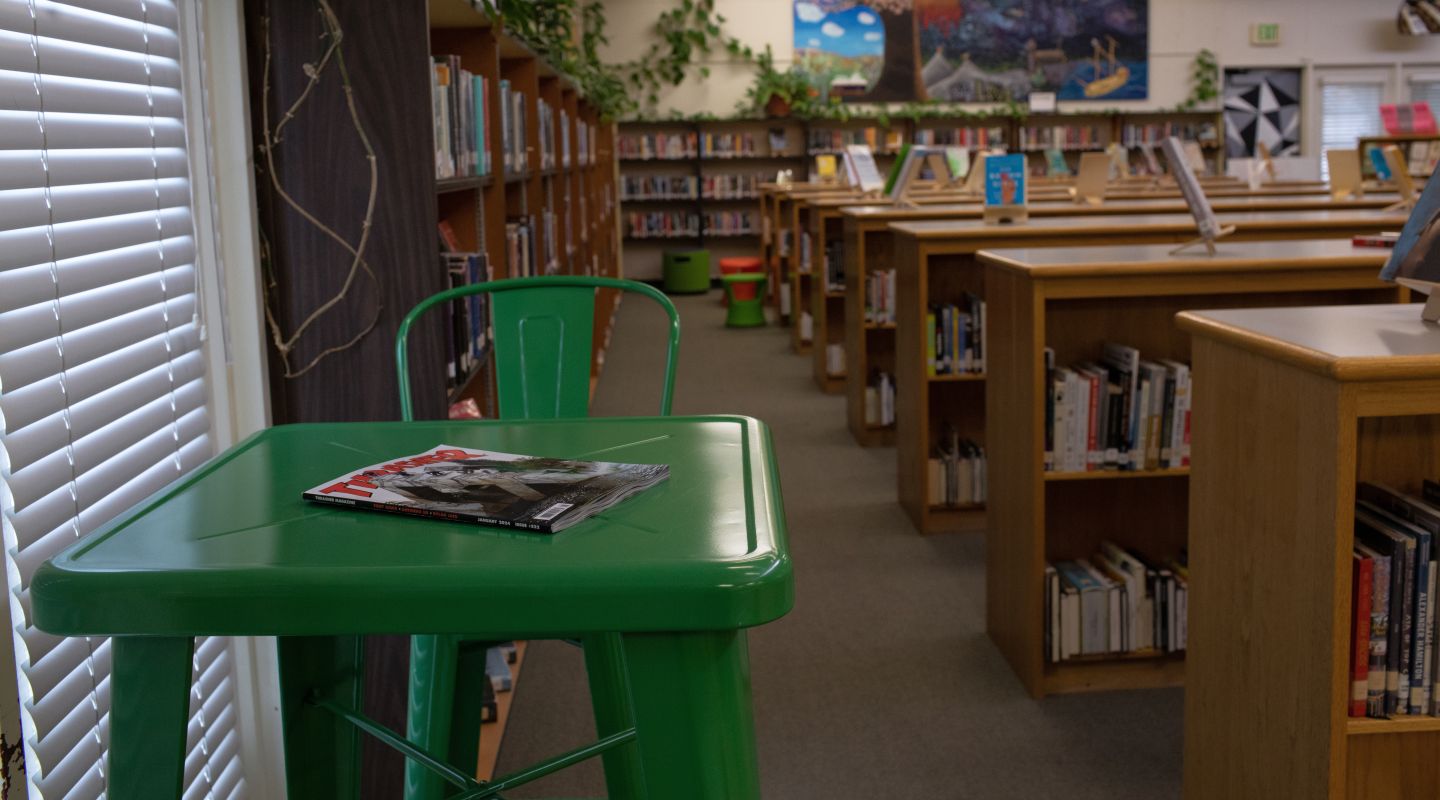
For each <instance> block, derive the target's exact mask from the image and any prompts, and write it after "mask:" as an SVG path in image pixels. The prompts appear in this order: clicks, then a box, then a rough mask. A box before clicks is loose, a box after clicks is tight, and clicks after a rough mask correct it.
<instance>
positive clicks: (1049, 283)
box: [922, 240, 1418, 796]
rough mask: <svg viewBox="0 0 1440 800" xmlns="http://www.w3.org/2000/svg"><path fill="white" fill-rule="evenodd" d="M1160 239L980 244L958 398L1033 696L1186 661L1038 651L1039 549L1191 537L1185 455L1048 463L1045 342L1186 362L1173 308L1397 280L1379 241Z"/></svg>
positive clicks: (995, 563)
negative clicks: (1124, 466) (982, 365)
mask: <svg viewBox="0 0 1440 800" xmlns="http://www.w3.org/2000/svg"><path fill="white" fill-rule="evenodd" d="M1171 249H1172V248H1171V247H1170V246H1169V245H1158V246H1157V245H1149V246H1132V247H1086V248H1055V249H1028V250H994V251H986V252H984V253H981V254H980V260H981V261H982V262H983V263H984V264H985V265H986V274H985V288H986V290H987V295H986V296H987V304H988V307H989V308H988V310H989V341H988V352H987V353H986V361H987V365H988V367H989V371H988V373H987V380H986V382H985V386H986V388H985V395H984V403H985V408H984V413H983V414H981V413H980V410H979V409H974V408H973V407H962V408H963V411H964V414H965V416H967V417H969V418H972V419H974V420H975V421H976V428H975V429H974V431H975V432H974V433H972V434H971V435H972V436H980V435H984V436H985V437H986V439H988V441H989V442H990V446H989V448H988V455H989V467H990V469H989V479H990V496H991V497H992V498H993V500H992V502H991V504H990V514H989V523H990V524H989V527H988V529H987V533H986V571H985V577H986V580H985V585H986V609H987V612H986V629H987V630H988V632H989V634H990V637H991V639H993V640H994V641H995V643H996V645H997V646H998V647H999V648H1000V650H1001V652H1003V653H1004V654H1005V658H1006V660H1008V661H1009V662H1010V665H1011V667H1012V668H1013V669H1014V670H1015V672H1016V674H1017V675H1018V676H1019V677H1020V680H1021V682H1022V683H1024V684H1025V688H1026V689H1027V690H1028V691H1029V692H1030V694H1031V695H1032V696H1034V697H1042V696H1044V695H1046V694H1051V693H1058V692H1073V691H1089V690H1095V689H1113V688H1139V687H1148V686H1168V685H1174V684H1177V683H1179V682H1180V681H1181V679H1182V676H1183V674H1184V671H1185V664H1184V660H1183V656H1182V655H1176V654H1171V655H1164V654H1159V653H1149V654H1126V655H1124V656H1117V657H1113V658H1101V659H1098V660H1096V659H1094V658H1089V659H1085V660H1078V659H1077V660H1071V661H1062V662H1059V663H1049V662H1048V659H1047V658H1046V654H1045V648H1044V631H1045V618H1044V614H1045V607H1044V572H1045V564H1046V562H1047V561H1049V562H1053V561H1057V560H1063V559H1075V558H1084V557H1089V556H1091V555H1093V554H1094V553H1095V552H1097V551H1098V550H1099V545H1100V542H1101V541H1102V540H1109V541H1113V542H1115V543H1116V544H1119V545H1120V546H1122V547H1126V548H1130V549H1133V550H1134V551H1136V552H1139V553H1142V554H1145V555H1147V556H1150V557H1151V558H1154V559H1157V560H1158V559H1163V558H1169V557H1174V556H1177V555H1178V554H1179V552H1180V550H1181V549H1182V548H1184V547H1185V543H1186V533H1185V531H1186V525H1185V497H1186V495H1185V491H1186V478H1185V475H1186V470H1184V469H1167V470H1158V471H1136V472H1121V471H1114V470H1096V471H1090V472H1068V473H1067V472H1047V471H1045V470H1044V464H1043V455H1044V452H1043V451H1044V449H1045V428H1046V418H1045V417H1046V391H1045V389H1046V387H1045V360H1044V350H1045V348H1046V347H1050V348H1052V349H1053V350H1054V352H1055V364H1056V365H1057V366H1060V367H1063V366H1068V365H1071V364H1074V363H1076V362H1079V361H1085V360H1093V361H1099V360H1100V358H1101V355H1102V351H1103V346H1104V343H1105V342H1115V343H1118V344H1124V345H1129V346H1131V347H1135V348H1138V349H1139V350H1140V354H1141V358H1144V359H1147V360H1151V361H1155V360H1159V359H1165V358H1171V359H1176V360H1178V361H1182V362H1183V361H1187V360H1188V359H1189V356H1190V347H1189V340H1188V337H1186V336H1185V335H1184V334H1182V333H1180V332H1179V331H1178V330H1177V329H1176V328H1175V327H1174V325H1173V324H1172V321H1171V320H1172V317H1173V316H1174V315H1175V313H1176V312H1177V311H1180V310H1181V309H1185V308H1197V307H1200V308H1210V307H1232V306H1255V305H1310V304H1319V303H1382V302H1393V301H1395V300H1397V299H1401V298H1402V297H1404V296H1405V294H1406V290H1404V289H1400V288H1398V287H1395V286H1393V285H1390V284H1385V283H1383V282H1381V281H1380V280H1379V279H1378V277H1377V275H1378V274H1379V271H1380V267H1381V266H1382V265H1383V264H1384V262H1385V258H1386V257H1387V255H1388V253H1389V251H1386V250H1377V249H1366V248H1355V247H1352V246H1351V245H1350V243H1349V242H1347V241H1344V240H1309V241H1283V242H1274V241H1271V242H1226V243H1222V244H1221V245H1220V246H1219V252H1217V253H1216V255H1215V257H1214V258H1210V257H1207V256H1205V255H1203V254H1201V255H1180V256H1172V255H1169V251H1170V250H1171ZM1417 313H1418V306H1417ZM1194 374H1196V375H1202V374H1203V375H1205V376H1208V375H1209V374H1210V373H1209V372H1208V371H1205V372H1204V373H1202V372H1201V370H1200V369H1196V370H1195V371H1194ZM1203 380H1204V377H1197V378H1196V382H1197V384H1198V383H1199V382H1200V381H1203ZM942 399H950V398H942ZM954 399H955V400H957V401H959V402H962V403H963V402H973V400H974V399H975V398H974V397H973V395H959V396H957V397H955V398H954ZM955 410H956V409H953V408H950V409H942V410H941V411H940V413H942V414H943V413H946V412H952V413H953V412H954V411H955ZM982 423H983V425H984V430H983V431H982V430H980V429H979V425H980V424H982ZM1201 426H1203V423H1196V427H1197V428H1198V427H1201ZM922 455H923V454H922ZM1200 796H1204V795H1200Z"/></svg>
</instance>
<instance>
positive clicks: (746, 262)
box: [720, 256, 765, 303]
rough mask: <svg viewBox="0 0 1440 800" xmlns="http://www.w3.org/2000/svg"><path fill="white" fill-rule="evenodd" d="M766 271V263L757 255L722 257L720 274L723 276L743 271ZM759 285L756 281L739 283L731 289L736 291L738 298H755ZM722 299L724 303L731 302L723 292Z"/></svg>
mask: <svg viewBox="0 0 1440 800" xmlns="http://www.w3.org/2000/svg"><path fill="white" fill-rule="evenodd" d="M764 271H765V268H764V265H763V264H762V263H761V261H760V259H759V257H757V256H729V257H727V258H722V259H720V275H721V277H722V278H723V277H724V276H726V275H738V274H740V273H742V272H764ZM757 285H758V284H754V283H737V284H735V285H734V286H733V287H731V290H732V291H734V293H735V299H736V300H754V299H755V287H756V286H757ZM720 299H721V302H722V303H728V302H729V301H728V299H727V298H726V296H725V294H724V293H723V292H722V293H721V295H720Z"/></svg>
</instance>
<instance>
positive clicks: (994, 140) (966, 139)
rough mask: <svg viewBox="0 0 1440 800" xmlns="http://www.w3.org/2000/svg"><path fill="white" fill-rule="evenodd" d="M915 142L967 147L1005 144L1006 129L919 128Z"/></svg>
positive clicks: (1000, 145) (938, 145)
mask: <svg viewBox="0 0 1440 800" xmlns="http://www.w3.org/2000/svg"><path fill="white" fill-rule="evenodd" d="M914 144H919V145H929V146H937V147H943V146H946V145H953V146H956V147H967V148H971V149H974V148H988V147H1004V146H1005V129H1004V128H1003V127H998V126H996V127H989V128H958V127H957V128H919V129H917V130H916V131H915V136H914Z"/></svg>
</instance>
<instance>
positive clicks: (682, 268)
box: [663, 250, 710, 294]
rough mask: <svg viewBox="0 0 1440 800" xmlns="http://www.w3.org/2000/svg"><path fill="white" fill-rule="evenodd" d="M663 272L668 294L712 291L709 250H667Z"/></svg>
mask: <svg viewBox="0 0 1440 800" xmlns="http://www.w3.org/2000/svg"><path fill="white" fill-rule="evenodd" d="M663 270H664V281H665V283H664V285H665V292H666V293H667V294H702V293H704V292H708V291H710V251H709V250H667V251H666V252H665V256H664V265H663Z"/></svg>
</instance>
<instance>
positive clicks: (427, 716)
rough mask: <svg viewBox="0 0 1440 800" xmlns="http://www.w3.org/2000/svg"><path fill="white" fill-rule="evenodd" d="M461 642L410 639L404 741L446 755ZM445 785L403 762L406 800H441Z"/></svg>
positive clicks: (443, 638)
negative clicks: (408, 682) (407, 700)
mask: <svg viewBox="0 0 1440 800" xmlns="http://www.w3.org/2000/svg"><path fill="white" fill-rule="evenodd" d="M459 645H460V639H459V637H455V636H411V637H410V707H409V712H408V714H407V716H406V720H407V722H406V733H405V738H406V739H409V740H410V741H411V742H412V743H414V744H415V745H416V746H418V747H420V748H421V749H424V750H428V751H429V752H431V753H435V754H437V755H441V756H443V755H445V754H446V753H448V752H449V749H450V722H451V719H452V711H453V709H454V705H455V668H456V661H457V660H458V658H459ZM445 791H446V789H445V782H444V781H443V780H441V778H440V776H439V775H436V774H435V773H433V772H431V771H430V770H428V769H426V768H425V767H423V766H421V765H420V764H417V763H415V762H414V761H410V760H408V759H407V760H406V761H405V800H440V798H442V797H444V796H445Z"/></svg>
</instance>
